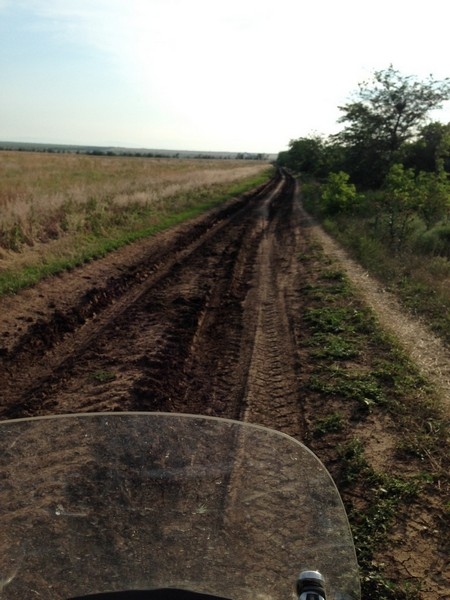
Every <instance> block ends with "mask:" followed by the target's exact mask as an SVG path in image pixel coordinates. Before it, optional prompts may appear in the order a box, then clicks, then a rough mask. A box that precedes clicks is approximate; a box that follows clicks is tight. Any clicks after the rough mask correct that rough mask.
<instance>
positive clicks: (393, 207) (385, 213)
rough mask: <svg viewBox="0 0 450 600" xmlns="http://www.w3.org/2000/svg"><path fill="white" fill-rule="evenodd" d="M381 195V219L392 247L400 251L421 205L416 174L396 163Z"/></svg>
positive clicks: (390, 171)
mask: <svg viewBox="0 0 450 600" xmlns="http://www.w3.org/2000/svg"><path fill="white" fill-rule="evenodd" d="M383 192H384V193H383V194H382V195H381V196H380V198H381V199H380V209H381V220H382V221H383V222H384V225H385V227H386V233H387V238H388V243H389V245H390V247H391V248H392V249H393V250H394V251H396V252H400V251H401V250H403V248H404V246H405V242H406V241H407V239H408V236H409V234H410V225H411V223H412V221H413V220H414V218H415V216H416V214H417V209H418V208H419V206H420V203H421V198H420V196H419V193H418V190H417V187H416V181H415V174H414V171H413V170H412V169H405V168H404V166H403V165H402V164H399V163H395V164H394V165H392V167H391V168H390V170H389V172H388V174H387V176H386V180H385V182H384V186H383Z"/></svg>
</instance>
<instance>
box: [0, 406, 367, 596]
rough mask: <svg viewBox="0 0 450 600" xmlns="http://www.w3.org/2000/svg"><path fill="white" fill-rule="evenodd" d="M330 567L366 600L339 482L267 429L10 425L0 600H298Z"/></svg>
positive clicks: (147, 419)
mask: <svg viewBox="0 0 450 600" xmlns="http://www.w3.org/2000/svg"><path fill="white" fill-rule="evenodd" d="M304 569H308V570H311V569H312V570H319V571H321V573H322V574H323V575H324V577H325V579H326V585H327V592H328V597H329V598H331V599H333V598H342V597H348V598H355V599H357V598H359V597H360V590H359V580H358V570H357V564H356V559H355V552H354V547H353V542H352V538H351V534H350V531H349V526H348V522H347V517H346V515H345V511H344V509H343V506H342V502H341V500H340V497H339V494H338V492H337V490H336V488H335V485H334V483H333V481H332V480H331V478H330V476H329V474H328V473H327V471H326V470H325V468H324V467H323V465H322V464H321V463H320V462H319V461H318V459H317V458H316V457H315V456H314V455H313V454H312V453H311V452H310V451H309V450H308V449H307V448H305V446H303V445H302V444H300V443H298V442H296V441H295V440H293V439H292V438H289V437H288V436H285V435H283V434H280V433H277V432H274V431H272V430H269V429H265V428H261V427H257V426H252V425H245V424H242V423H238V422H234V421H228V420H220V419H214V418H204V417H197V416H189V415H175V414H170V415H169V414H164V413H114V414H88V415H68V416H62V417H52V418H42V419H40V418H38V419H25V420H16V421H9V422H2V423H0V588H1V593H0V598H1V599H2V600H3V599H5V600H18V599H19V598H20V599H21V600H27V599H29V598H40V599H44V600H45V599H49V600H50V599H52V600H53V599H59V600H61V599H64V598H70V597H73V596H77V595H83V594H88V593H99V592H105V591H119V590H131V589H151V588H156V587H164V586H167V587H179V588H185V589H191V590H194V591H198V592H204V593H210V594H215V595H219V596H226V597H229V598H234V599H235V600H255V599H261V600H264V599H273V600H286V599H288V598H294V597H295V581H296V578H297V575H298V573H299V572H300V571H302V570H304Z"/></svg>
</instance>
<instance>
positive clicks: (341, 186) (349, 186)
mask: <svg viewBox="0 0 450 600" xmlns="http://www.w3.org/2000/svg"><path fill="white" fill-rule="evenodd" d="M349 179H350V176H349V175H348V174H347V173H344V172H343V171H340V172H339V173H330V174H329V175H328V178H327V181H326V183H325V185H324V186H323V191H322V194H321V198H320V200H321V209H322V212H323V213H324V214H325V215H336V214H338V213H342V212H347V211H350V210H351V209H353V208H354V207H355V206H356V203H357V201H358V196H357V193H356V188H355V186H354V185H353V183H350V182H349Z"/></svg>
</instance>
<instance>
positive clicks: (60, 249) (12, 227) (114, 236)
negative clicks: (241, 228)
mask: <svg viewBox="0 0 450 600" xmlns="http://www.w3.org/2000/svg"><path fill="white" fill-rule="evenodd" d="M270 171H271V169H270V166H269V165H268V164H267V163H264V162H263V161H242V160H209V159H174V158H167V159H166V158H144V157H142V158H138V157H109V156H108V157H104V156H86V155H77V154H45V153H34V152H11V151H0V294H1V293H3V292H4V291H16V290H18V289H20V288H21V287H24V286H25V285H29V284H30V283H34V282H35V281H36V280H38V279H39V278H40V277H41V276H45V275H46V274H50V273H52V272H57V271H60V270H62V269H63V268H68V267H70V266H73V265H75V264H80V262H83V261H84V260H90V259H91V258H95V257H97V256H100V255H103V254H105V253H106V252H108V251H110V250H111V249H114V248H115V247H119V246H120V245H122V244H123V243H128V241H132V240H133V239H138V238H139V237H142V236H143V235H148V233H149V232H151V231H155V230H158V229H160V228H163V227H166V226H169V225H170V224H171V223H175V222H177V221H179V220H180V219H184V218H186V217H189V216H190V215H194V214H196V213H198V212H199V211H200V210H204V208H205V207H207V206H208V205H211V204H214V203H217V202H219V201H221V200H223V199H224V197H225V196H226V195H227V194H228V195H230V194H235V193H239V191H240V187H242V186H244V187H245V186H252V185H253V186H254V185H256V183H257V182H258V181H257V180H258V178H259V179H260V180H261V178H262V180H264V178H266V179H267V177H268V176H269V172H270ZM30 270H31V271H30ZM25 272H27V274H26V276H24V273H25Z"/></svg>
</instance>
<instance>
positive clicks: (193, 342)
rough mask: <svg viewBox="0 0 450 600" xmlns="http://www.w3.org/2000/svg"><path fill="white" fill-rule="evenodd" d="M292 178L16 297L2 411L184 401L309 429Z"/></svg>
mask: <svg viewBox="0 0 450 600" xmlns="http://www.w3.org/2000/svg"><path fill="white" fill-rule="evenodd" d="M293 186H294V182H293V181H292V180H291V179H290V178H286V176H283V177H279V178H277V179H276V180H274V181H272V182H271V183H270V184H269V185H267V186H265V187H264V188H262V189H260V190H258V192H257V193H253V195H251V196H250V197H245V198H244V199H238V200H235V201H232V202H230V203H229V204H228V205H227V206H225V207H223V208H222V209H220V210H219V211H216V212H214V213H211V214H209V215H208V216H206V217H202V218H201V219H198V220H197V221H196V222H195V223H194V224H193V225H189V226H184V227H181V228H179V229H178V230H176V231H174V232H172V233H170V234H165V235H163V236H161V238H160V239H159V240H158V241H157V242H156V241H155V240H153V241H150V242H147V243H146V244H141V246H140V247H139V248H138V249H137V250H136V249H134V250H135V252H136V253H137V256H134V257H132V256H130V253H131V252H132V250H131V249H130V248H128V249H127V250H125V252H124V257H123V259H124V260H123V262H122V261H121V264H120V265H119V266H118V268H117V266H116V267H115V269H114V268H112V269H111V271H112V272H110V273H108V266H107V263H108V261H111V258H109V259H106V260H105V261H102V263H101V264H100V263H99V264H98V265H91V266H90V267H91V268H90V269H89V267H88V268H86V269H83V270H82V272H81V271H80V273H76V274H72V275H70V274H69V275H65V276H63V277H61V278H57V279H56V280H54V281H53V282H51V283H50V282H48V283H46V284H44V285H43V286H39V289H37V288H36V290H32V291H30V292H28V294H29V295H34V296H35V299H36V300H37V304H36V302H34V303H33V304H31V305H30V298H27V299H26V300H25V299H24V300H23V302H24V306H22V307H20V306H19V305H20V301H19V305H18V304H17V302H15V300H17V299H15V300H13V299H9V302H10V306H4V307H3V311H4V312H3V314H5V315H6V314H7V315H8V319H7V320H6V321H5V323H3V327H4V331H3V332H2V334H3V335H2V337H1V340H2V342H3V347H2V362H3V365H2V366H3V368H2V381H1V394H2V401H1V406H0V416H1V417H2V418H13V417H24V416H36V415H45V414H53V413H68V412H84V411H87V412H89V411H104V410H149V411H151V410H160V411H180V412H190V413H203V414H210V415H215V416H223V417H231V418H238V419H246V420H249V421H255V422H259V423H262V424H266V425H271V426H275V427H277V428H279V429H281V430H283V431H285V432H287V433H290V434H291V435H295V436H301V431H302V424H301V416H300V413H299V410H298V395H299V390H298V388H297V380H298V377H297V376H298V368H299V365H298V364H297V358H296V340H295V335H294V330H293V327H292V320H293V319H294V318H295V312H296V302H298V301H299V298H296V296H295V291H294V290H295V288H296V286H295V285H293V283H294V280H295V277H296V276H297V271H296V254H297V252H298V251H299V249H300V244H301V239H300V222H301V216H300V214H299V212H298V206H297V205H296V204H293V203H292V196H293ZM126 253H128V256H125V254H126ZM133 258H134V260H133ZM113 260H114V259H113ZM115 260H118V257H117V256H116V257H115ZM110 268H111V266H110ZM102 270H104V272H99V271H102ZM114 271H115V272H114ZM74 278H75V279H77V280H80V281H81V289H80V283H78V284H77V285H76V286H75V288H76V289H71V287H70V286H72V288H73V286H74ZM70 279H71V280H72V281H71V283H70V284H69V280H70ZM66 284H67V285H68V286H69V287H67V285H66ZM46 286H50V288H49V289H44V288H45V287H46ZM83 288H84V289H83ZM5 302H6V303H7V302H8V300H6V301H5ZM25 305H26V306H25ZM30 306H32V307H33V308H30ZM26 307H28V308H26ZM21 310H22V312H21ZM23 310H25V314H24V313H23ZM27 310H28V311H31V314H30V313H27V312H26V311H27ZM19 313H20V314H19ZM33 313H34V314H33ZM0 335H1V334H0Z"/></svg>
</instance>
